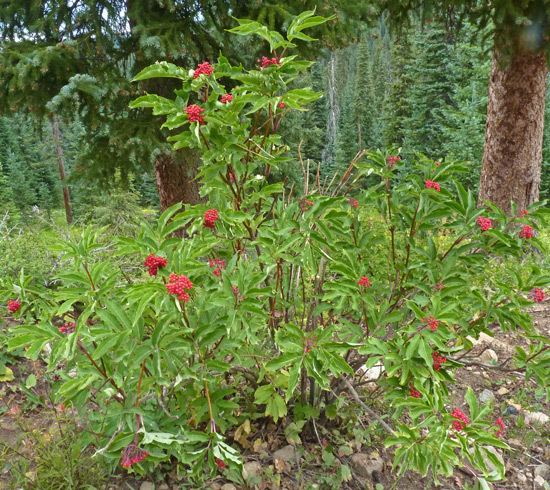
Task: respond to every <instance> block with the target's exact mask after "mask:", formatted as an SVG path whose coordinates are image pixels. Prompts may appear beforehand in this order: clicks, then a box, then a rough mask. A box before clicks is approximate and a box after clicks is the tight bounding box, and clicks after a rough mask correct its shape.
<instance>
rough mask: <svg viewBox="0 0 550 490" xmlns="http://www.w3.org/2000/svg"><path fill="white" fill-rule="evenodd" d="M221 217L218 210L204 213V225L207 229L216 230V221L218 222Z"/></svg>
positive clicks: (209, 210)
mask: <svg viewBox="0 0 550 490" xmlns="http://www.w3.org/2000/svg"><path fill="white" fill-rule="evenodd" d="M219 217H220V215H219V213H218V210H217V209H208V210H207V211H206V212H205V213H204V221H203V223H202V224H203V225H204V226H205V227H206V228H215V226H216V221H218V218H219Z"/></svg>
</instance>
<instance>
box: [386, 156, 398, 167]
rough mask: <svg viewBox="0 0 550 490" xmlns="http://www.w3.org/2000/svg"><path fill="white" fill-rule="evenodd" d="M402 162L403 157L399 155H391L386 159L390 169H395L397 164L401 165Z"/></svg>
mask: <svg viewBox="0 0 550 490" xmlns="http://www.w3.org/2000/svg"><path fill="white" fill-rule="evenodd" d="M400 161H401V157H400V156H399V155H390V156H388V157H386V163H387V164H388V167H392V168H393V167H395V164H396V163H399V162H400Z"/></svg>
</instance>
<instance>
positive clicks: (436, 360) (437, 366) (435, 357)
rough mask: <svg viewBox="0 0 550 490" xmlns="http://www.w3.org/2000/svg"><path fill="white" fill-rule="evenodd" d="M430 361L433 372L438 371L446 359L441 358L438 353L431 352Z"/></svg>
mask: <svg viewBox="0 0 550 490" xmlns="http://www.w3.org/2000/svg"><path fill="white" fill-rule="evenodd" d="M432 359H433V368H434V370H435V371H439V370H440V369H441V365H442V364H444V363H445V362H447V358H446V357H443V356H442V355H441V354H439V352H433V353H432Z"/></svg>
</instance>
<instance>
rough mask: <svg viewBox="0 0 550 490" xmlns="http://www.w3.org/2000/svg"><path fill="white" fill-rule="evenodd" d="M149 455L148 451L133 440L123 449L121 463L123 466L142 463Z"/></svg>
mask: <svg viewBox="0 0 550 490" xmlns="http://www.w3.org/2000/svg"><path fill="white" fill-rule="evenodd" d="M147 456H149V453H148V452H147V451H145V450H143V449H140V448H139V447H138V445H137V444H136V443H135V442H132V443H131V444H130V445H129V446H126V447H125V448H124V449H123V450H122V455H121V457H120V465H121V466H122V467H123V468H130V466H132V465H134V464H137V463H141V462H142V461H143V460H144V459H145V458H146V457H147Z"/></svg>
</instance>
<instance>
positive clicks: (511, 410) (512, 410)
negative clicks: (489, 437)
mask: <svg viewBox="0 0 550 490" xmlns="http://www.w3.org/2000/svg"><path fill="white" fill-rule="evenodd" d="M518 413H519V410H518V409H517V408H516V407H514V406H513V405H508V406H507V407H506V410H504V415H517V414H518Z"/></svg>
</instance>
